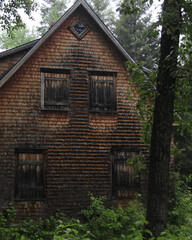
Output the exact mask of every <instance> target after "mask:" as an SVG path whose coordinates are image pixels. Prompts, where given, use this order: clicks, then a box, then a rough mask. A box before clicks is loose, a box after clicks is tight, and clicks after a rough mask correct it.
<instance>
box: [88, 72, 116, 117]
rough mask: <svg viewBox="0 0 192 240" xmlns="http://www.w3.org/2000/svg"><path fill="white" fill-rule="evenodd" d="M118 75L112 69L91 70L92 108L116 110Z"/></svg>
mask: <svg viewBox="0 0 192 240" xmlns="http://www.w3.org/2000/svg"><path fill="white" fill-rule="evenodd" d="M116 75H117V73H116V72H111V71H89V82H90V110H92V111H95V112H114V111H116V89H115V85H116V83H115V79H116Z"/></svg>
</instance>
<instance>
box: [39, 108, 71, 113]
mask: <svg viewBox="0 0 192 240" xmlns="http://www.w3.org/2000/svg"><path fill="white" fill-rule="evenodd" d="M40 111H41V112H69V108H66V109H49V108H45V109H41V110H40Z"/></svg>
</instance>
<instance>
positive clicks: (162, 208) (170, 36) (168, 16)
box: [147, 0, 181, 237]
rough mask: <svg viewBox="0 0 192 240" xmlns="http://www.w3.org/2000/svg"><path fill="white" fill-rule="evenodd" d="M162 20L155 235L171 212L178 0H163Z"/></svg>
mask: <svg viewBox="0 0 192 240" xmlns="http://www.w3.org/2000/svg"><path fill="white" fill-rule="evenodd" d="M162 24H163V25H162V35H161V49H160V61H159V69H158V75H157V95H156V101H155V109H154V120H153V127H152V136H151V149H150V166H149V188H148V201H147V221H148V222H149V226H148V228H149V230H151V232H152V233H153V234H154V236H155V237H158V236H159V235H160V233H161V232H162V231H164V230H165V228H166V223H167V215H168V200H169V162H170V141H171V131H172V123H173V109H174V88H175V81H176V72H177V56H178V46H179V35H180V24H181V10H180V1H179V0H164V5H163V23H162Z"/></svg>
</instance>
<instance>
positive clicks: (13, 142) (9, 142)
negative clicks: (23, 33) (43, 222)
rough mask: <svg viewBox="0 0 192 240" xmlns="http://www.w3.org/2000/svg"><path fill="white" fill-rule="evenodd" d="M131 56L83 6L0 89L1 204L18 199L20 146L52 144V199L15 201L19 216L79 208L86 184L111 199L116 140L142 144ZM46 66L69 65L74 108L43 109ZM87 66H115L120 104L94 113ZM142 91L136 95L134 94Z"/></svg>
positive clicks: (48, 185)
mask: <svg viewBox="0 0 192 240" xmlns="http://www.w3.org/2000/svg"><path fill="white" fill-rule="evenodd" d="M79 16H81V17H82V19H83V20H84V21H85V22H86V23H88V24H89V26H90V27H91V30H90V32H89V33H88V34H87V35H86V36H85V37H84V38H83V39H82V40H81V41H79V40H77V38H76V37H75V36H74V35H73V34H72V33H71V32H70V31H69V30H68V29H67V27H68V26H70V25H71V24H72V23H73V22H75V21H76V19H78V18H79ZM124 61H125V59H124V58H123V57H122V56H120V55H119V52H118V51H117V50H116V49H115V48H114V46H112V45H111V43H110V42H109V41H108V40H107V39H106V37H105V36H104V34H103V33H102V32H101V31H100V29H99V28H98V27H97V26H96V25H95V23H94V22H93V21H91V19H90V18H89V16H88V15H87V14H86V13H85V12H84V11H80V12H79V13H78V12H75V13H74V14H73V15H72V16H71V17H70V18H69V19H68V20H67V21H66V22H65V23H64V24H63V25H62V26H61V27H60V28H59V29H58V30H57V31H56V32H55V33H54V34H53V35H52V36H51V37H50V38H49V39H48V40H47V41H46V42H45V43H44V44H43V45H42V46H41V47H40V48H39V50H38V51H37V52H36V53H35V54H34V55H33V56H32V57H31V58H30V59H29V60H28V61H27V62H26V63H25V64H24V65H23V66H22V67H21V68H20V69H19V70H18V71H17V73H16V74H15V75H14V76H13V77H12V78H11V79H10V80H9V81H8V82H7V83H6V84H5V85H4V86H3V87H2V88H1V89H0V108H1V110H0V119H1V121H0V145H1V148H0V195H1V196H2V197H1V199H0V208H6V207H7V204H8V202H10V201H13V200H14V178H15V165H16V162H15V148H19V147H30V148H43V149H46V150H47V158H46V199H45V201H40V202H16V203H15V204H16V207H17V211H18V213H19V217H20V218H23V217H25V216H26V215H29V216H32V217H35V216H41V215H45V214H49V213H53V212H55V210H56V209H61V210H64V211H65V212H68V213H69V212H70V213H72V212H73V213H74V212H76V213H77V212H78V211H79V210H80V209H81V208H84V207H86V206H87V202H88V192H92V193H94V194H95V195H106V196H107V199H108V202H109V203H110V202H111V199H112V198H111V197H112V196H111V191H112V189H111V188H112V186H111V185H112V184H111V162H110V158H109V155H110V151H111V149H112V148H113V147H118V146H119V147H129V148H133V149H136V148H137V149H143V150H144V146H143V145H142V144H141V143H140V133H139V132H140V129H141V127H140V124H139V122H138V119H137V117H136V111H135V109H134V108H135V102H134V100H133V101H131V100H128V98H126V96H125V93H126V91H127V89H128V88H129V87H130V82H129V79H128V76H127V73H126V69H125V67H124ZM40 67H70V68H71V80H70V81H71V83H70V110H69V111H68V112H59V111H43V110H42V109H41V76H40ZM87 69H97V70H99V69H100V70H113V71H114V70H115V71H117V78H116V92H117V112H116V113H114V114H100V113H90V111H89V79H88V72H87ZM134 98H136V96H134Z"/></svg>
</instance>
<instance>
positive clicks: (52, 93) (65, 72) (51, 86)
mask: <svg viewBox="0 0 192 240" xmlns="http://www.w3.org/2000/svg"><path fill="white" fill-rule="evenodd" d="M69 76H70V70H69V69H63V68H41V89H42V100H41V105H42V108H43V109H49V110H68V108H69Z"/></svg>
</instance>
